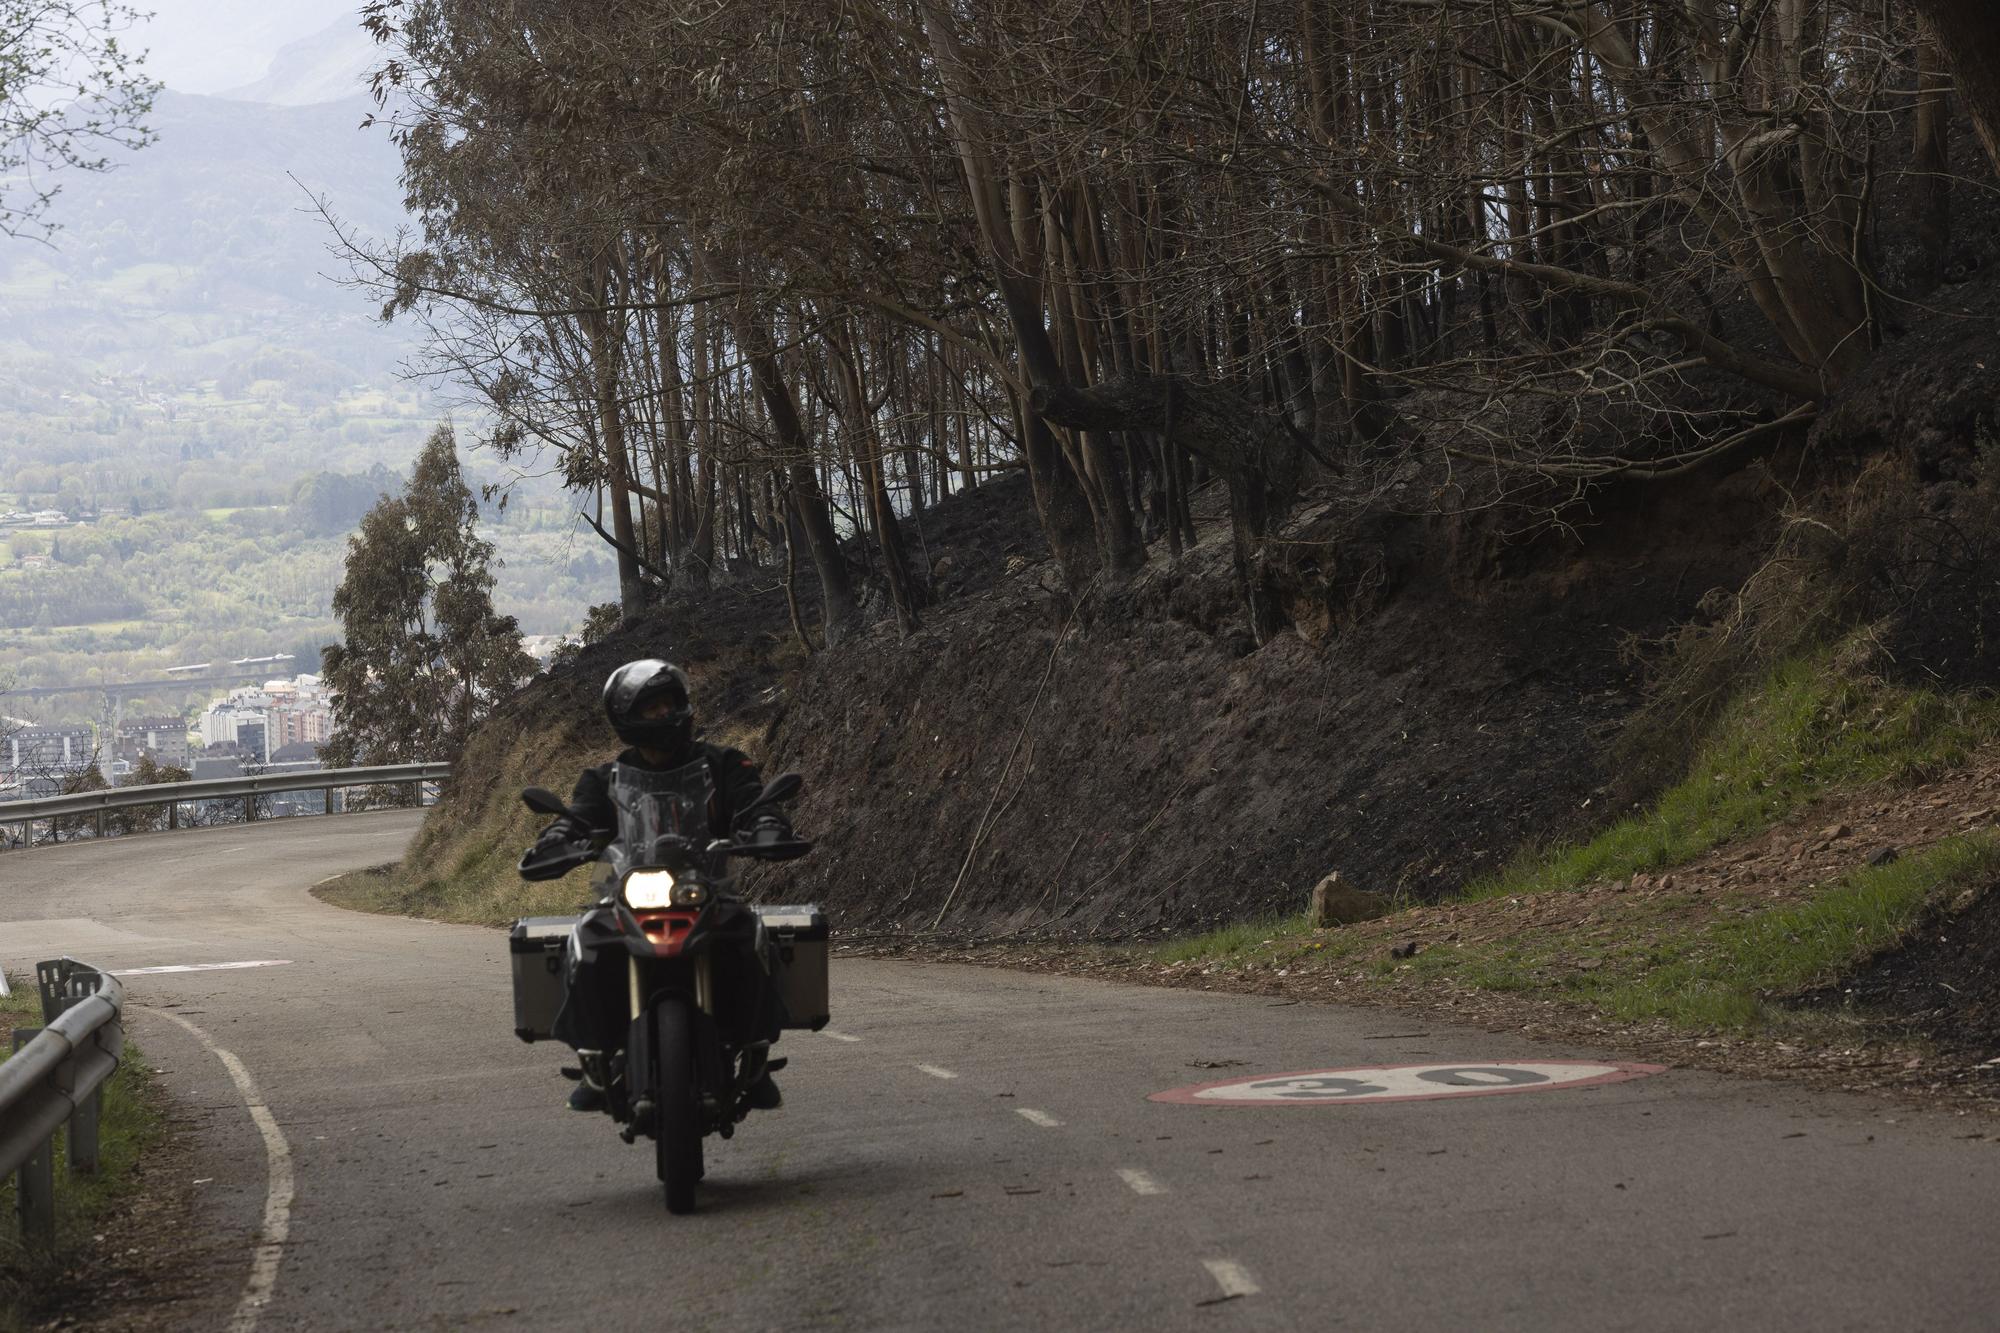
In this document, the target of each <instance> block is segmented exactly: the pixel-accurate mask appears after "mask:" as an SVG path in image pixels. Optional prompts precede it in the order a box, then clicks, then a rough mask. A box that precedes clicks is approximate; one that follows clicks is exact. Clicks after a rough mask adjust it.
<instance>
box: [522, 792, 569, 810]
mask: <svg viewBox="0 0 2000 1333" xmlns="http://www.w3.org/2000/svg"><path fill="white" fill-rule="evenodd" d="M521 804H523V805H525V806H527V807H528V808H529V809H530V810H533V811H534V812H535V813H536V814H538V815H566V814H568V813H569V807H568V806H567V805H564V804H563V799H562V797H560V796H558V795H556V794H555V793H554V792H552V791H550V790H549V789H548V788H547V787H524V788H522V789H521Z"/></svg>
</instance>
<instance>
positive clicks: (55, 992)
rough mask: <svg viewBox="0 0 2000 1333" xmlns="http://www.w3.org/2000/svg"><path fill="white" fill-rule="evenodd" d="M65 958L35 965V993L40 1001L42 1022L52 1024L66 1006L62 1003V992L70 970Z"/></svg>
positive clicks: (52, 959) (51, 959) (48, 960)
mask: <svg viewBox="0 0 2000 1333" xmlns="http://www.w3.org/2000/svg"><path fill="white" fill-rule="evenodd" d="M68 962H69V960H68V959H66V958H50V959H47V960H45V961H43V962H39V963H36V964H35V993H36V995H37V996H39V997H40V999H41V1001H42V1021H43V1022H44V1023H53V1022H55V1021H56V1015H58V1014H60V1013H61V1012H62V1011H63V1010H64V1009H66V1008H68V1005H67V1004H65V1003H64V1001H63V990H64V988H65V986H66V985H67V983H68V981H69V972H70V969H69V967H68V966H67V964H68Z"/></svg>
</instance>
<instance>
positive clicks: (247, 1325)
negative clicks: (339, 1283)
mask: <svg viewBox="0 0 2000 1333" xmlns="http://www.w3.org/2000/svg"><path fill="white" fill-rule="evenodd" d="M146 1012H147V1013H150V1014H157V1015H159V1016H160V1017H161V1018H164V1019H166V1020H167V1021H168V1022H170V1023H173V1024H175V1025H177V1026H179V1027H182V1028H185V1029H186V1030H187V1031H188V1032H189V1033H190V1034H192V1035H193V1037H194V1039H195V1040H196V1041H198V1042H200V1043H201V1044H202V1045H203V1046H205V1047H207V1048H208V1052H209V1054H211V1055H213V1056H214V1057H215V1058H216V1059H218V1060H220V1061H222V1067H223V1068H224V1069H226V1070H228V1071H229V1078H230V1081H231V1082H233V1083H235V1084H236V1090H237V1091H238V1092H240V1093H242V1094H243V1101H244V1104H245V1105H247V1106H248V1107H249V1108H250V1119H251V1120H253V1121H255V1122H256V1125H257V1132H258V1133H259V1134H261V1135H263V1136H264V1162H265V1171H266V1175H267V1177H268V1179H269V1184H268V1186H267V1187H266V1189H265V1191H264V1225H263V1229H262V1231H261V1232H260V1233H259V1234H258V1239H257V1254H256V1257H255V1258H254V1259H252V1260H251V1262H250V1280H249V1281H247V1282H245V1283H244V1284H243V1295H242V1297H241V1298H240V1299H238V1300H237V1302H236V1311H235V1313H233V1314H231V1315H230V1316H229V1333H251V1330H253V1329H255V1328H256V1327H257V1316H258V1315H260V1314H262V1313H263V1311H264V1307H265V1306H266V1305H269V1304H270V1303H271V1292H272V1291H273V1290H274V1289H275V1288H276V1287H277V1285H278V1266H279V1265H280V1264H282V1263H283V1262H284V1259H285V1240H286V1238H287V1237H289V1236H290V1235H291V1231H292V1193H293V1184H292V1146H291V1145H290V1144H289V1143H287V1142H285V1133H284V1131H283V1130H281V1129H279V1128H278V1121H277V1119H276V1118H275V1117H274V1116H272V1114H271V1108H270V1107H268V1106H266V1105H265V1104H264V1097H263V1094H262V1093H260V1092H258V1091H257V1080H255V1079H253V1078H251V1077H250V1071H249V1070H247V1069H245V1068H244V1067H243V1062H242V1061H241V1060H238V1059H237V1058H236V1057H235V1056H234V1055H233V1054H231V1053H230V1052H228V1051H225V1050H223V1049H222V1048H221V1047H220V1046H217V1045H216V1044H215V1043H214V1042H213V1041H212V1040H210V1039H209V1035H208V1034H207V1033H206V1032H203V1031H202V1030H201V1029H200V1028H198V1027H196V1026H195V1025H194V1024H192V1023H190V1022H188V1021H187V1020H186V1019H185V1018H182V1017H181V1016H180V1015H179V1014H171V1013H168V1012H167V1011H166V1010H164V1009H152V1008H148V1009H147V1010H146Z"/></svg>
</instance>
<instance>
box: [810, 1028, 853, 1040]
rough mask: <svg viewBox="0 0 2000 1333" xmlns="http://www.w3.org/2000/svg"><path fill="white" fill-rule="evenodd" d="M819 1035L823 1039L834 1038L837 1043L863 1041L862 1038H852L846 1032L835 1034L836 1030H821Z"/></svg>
mask: <svg viewBox="0 0 2000 1333" xmlns="http://www.w3.org/2000/svg"><path fill="white" fill-rule="evenodd" d="M819 1035H820V1036H822V1037H832V1038H833V1039H834V1040H835V1041H860V1040H861V1038H859V1037H855V1036H850V1035H849V1034H847V1033H845V1032H835V1031H834V1030H833V1029H832V1028H821V1029H820V1030H819Z"/></svg>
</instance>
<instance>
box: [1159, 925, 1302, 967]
mask: <svg viewBox="0 0 2000 1333" xmlns="http://www.w3.org/2000/svg"><path fill="white" fill-rule="evenodd" d="M1312 930H1313V925H1312V922H1311V921H1310V920H1309V919H1308V918H1306V917H1305V916H1303V915H1299V916H1283V917H1267V918H1262V919H1259V920H1256V921H1238V922H1236V923H1235V924H1233V925H1228V926H1223V927H1221V928H1220V929H1217V930H1211V931H1207V932H1204V933H1203V934H1200V935H1186V936H1182V937H1181V938H1179V939H1173V940H1169V941H1167V942H1166V943H1165V944H1159V945H1155V946H1153V949H1152V956H1153V961H1154V962H1158V963H1190V962H1227V961H1230V960H1235V959H1247V958H1251V957H1257V956H1261V955H1262V954H1263V953H1265V952H1266V951H1267V950H1268V949H1270V948H1272V947H1274V946H1277V945H1280V944H1282V943H1283V942H1284V941H1287V940H1294V939H1297V938H1298V937H1300V936H1303V935H1310V934H1311V933H1312Z"/></svg>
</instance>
